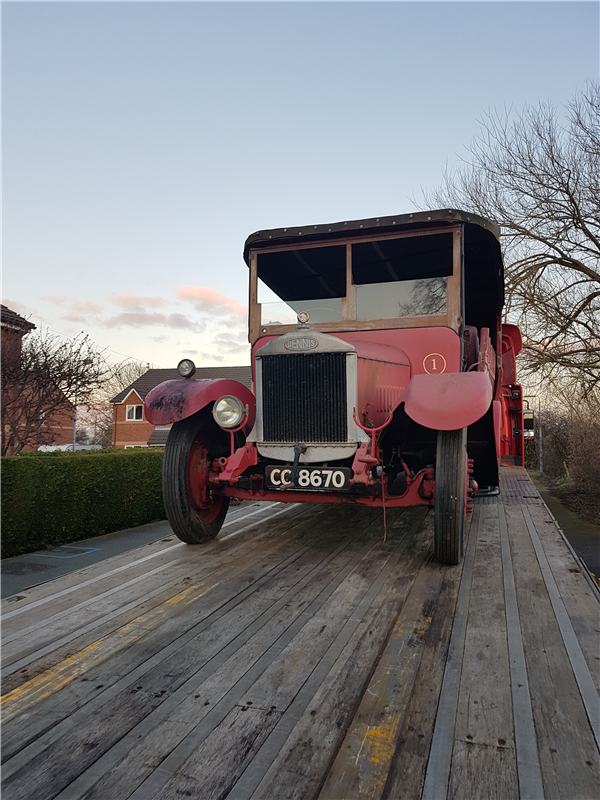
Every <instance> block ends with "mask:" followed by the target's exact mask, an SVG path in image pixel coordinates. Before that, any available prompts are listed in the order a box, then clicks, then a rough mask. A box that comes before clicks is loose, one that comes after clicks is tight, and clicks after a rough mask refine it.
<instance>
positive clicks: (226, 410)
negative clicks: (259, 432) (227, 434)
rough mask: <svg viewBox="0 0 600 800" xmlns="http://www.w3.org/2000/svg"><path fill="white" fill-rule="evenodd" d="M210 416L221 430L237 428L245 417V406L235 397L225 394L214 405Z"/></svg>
mask: <svg viewBox="0 0 600 800" xmlns="http://www.w3.org/2000/svg"><path fill="white" fill-rule="evenodd" d="M212 415H213V417H214V420H215V422H216V423H217V425H220V427H221V428H237V427H238V426H239V425H240V424H241V423H242V422H243V420H244V417H245V416H246V406H245V405H244V404H243V403H242V401H241V400H239V399H238V398H237V397H234V396H233V395H231V394H226V395H224V397H220V398H219V399H218V400H217V402H216V403H215V404H214V406H213V410H212Z"/></svg>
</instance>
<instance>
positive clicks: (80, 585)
mask: <svg viewBox="0 0 600 800" xmlns="http://www.w3.org/2000/svg"><path fill="white" fill-rule="evenodd" d="M272 505H273V506H276V505H277V504H272ZM270 508H271V505H269V506H268V507H267V508H266V509H265V510H264V514H263V513H262V510H261V515H260V516H258V517H255V518H254V520H253V521H254V522H255V523H256V525H258V526H262V527H263V530H261V531H260V534H259V536H260V537H264V536H265V535H266V536H268V535H269V528H268V527H265V525H264V523H265V522H266V523H268V521H269V519H270V515H273V513H274V512H273V511H269V509H270ZM275 510H277V509H275ZM302 510H304V512H305V513H311V511H312V513H315V511H316V510H317V509H299V508H298V507H297V506H291V507H289V513H290V514H291V515H292V516H296V515H298V514H299V513H301V511H302ZM248 513H250V512H248ZM252 513H254V512H252ZM246 518H247V514H246V515H244V517H243V519H242V517H236V518H235V519H233V520H232V525H233V527H232V530H236V529H237V528H238V527H240V524H241V523H242V522H243V521H244V520H245V519H246ZM227 524H229V523H226V525H227ZM243 546H244V542H243V541H239V542H235V541H230V542H228V544H227V545H225V544H224V543H223V542H222V541H221V540H220V539H216V540H214V541H213V542H209V543H207V544H206V545H203V546H202V547H200V548H193V547H190V546H187V545H184V544H183V543H182V542H179V541H178V540H177V539H176V537H175V536H171V537H167V539H165V540H161V541H160V542H155V543H153V544H151V545H145V546H143V547H141V548H137V549H136V550H134V551H129V552H128V553H121V554H119V555H117V556H114V557H112V558H110V559H106V560H105V561H102V562H99V563H97V564H94V565H91V566H89V567H85V568H84V569H82V570H79V571H77V572H74V573H71V574H69V575H65V576H63V577H62V578H60V579H56V580H53V581H50V582H49V583H47V584H43V585H41V586H38V587H35V588H34V589H32V590H30V591H28V596H27V597H26V598H25V599H23V600H20V601H19V603H18V606H16V607H15V605H14V603H13V604H9V605H7V607H6V613H3V616H2V626H3V635H8V634H10V633H11V632H14V631H17V632H18V631H19V629H20V628H21V627H22V624H21V623H20V621H18V620H17V618H19V617H20V616H21V615H22V614H25V613H26V614H27V617H28V625H31V624H33V623H35V621H36V620H41V622H42V624H43V622H44V621H45V619H46V618H47V616H48V608H49V607H50V608H51V611H52V614H53V615H55V614H57V613H60V612H61V611H66V612H67V613H68V612H69V610H70V609H71V608H72V606H73V605H74V600H73V596H72V595H73V593H77V594H83V595H86V594H87V599H88V600H89V599H93V598H94V597H96V596H97V595H98V594H100V593H102V592H104V591H106V590H107V589H109V588H111V587H116V588H119V587H120V586H121V584H122V582H123V580H122V573H123V572H126V573H127V577H128V578H129V579H131V578H132V577H142V578H143V576H144V575H145V574H147V572H148V563H149V562H154V561H155V560H156V559H158V562H157V563H158V564H169V563H171V562H172V563H174V564H182V563H183V564H186V563H187V564H188V566H189V565H190V563H191V564H194V563H198V564H199V565H202V563H203V562H204V561H205V560H208V559H211V558H213V557H218V556H219V555H220V554H221V553H226V552H228V551H231V552H234V551H235V550H236V549H239V548H241V547H243ZM246 546H247V545H246ZM132 556H133V558H132ZM190 557H191V559H190ZM59 586H60V589H58V587H59ZM90 586H94V589H93V590H90V591H88V592H87V593H85V592H84V590H85V589H86V588H87V587H90ZM33 609H36V612H35V613H33V614H32V610H33Z"/></svg>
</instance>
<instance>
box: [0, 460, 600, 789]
mask: <svg viewBox="0 0 600 800" xmlns="http://www.w3.org/2000/svg"><path fill="white" fill-rule="evenodd" d="M502 490H503V491H502V494H501V495H500V497H499V498H497V499H496V498H489V499H486V500H483V501H478V502H476V505H475V511H474V513H473V514H472V515H470V518H469V523H468V539H467V545H466V554H465V559H464V561H463V564H461V565H460V566H457V567H440V566H439V565H437V564H436V563H435V562H433V560H432V553H433V545H432V514H431V513H430V512H428V511H427V510H426V509H422V508H414V509H395V510H391V511H390V510H388V515H387V520H388V524H387V537H386V539H385V541H384V539H383V528H382V519H381V513H378V512H375V511H374V510H373V509H368V508H361V507H351V506H347V505H344V506H339V507H332V506H322V507H320V506H310V507H307V506H299V505H295V506H286V505H283V504H260V505H256V507H254V506H253V507H250V508H246V509H240V510H239V512H238V513H237V514H236V515H235V516H232V518H231V520H230V521H228V523H227V526H226V527H225V528H224V529H223V531H222V532H221V534H220V535H219V538H218V539H217V540H215V541H214V542H212V543H210V544H208V545H206V546H202V547H189V546H185V545H183V544H180V543H179V542H178V541H177V540H176V539H175V537H168V538H167V539H166V540H164V541H161V542H157V543H154V544H152V545H147V546H145V547H143V548H138V549H137V550H134V551H131V552H130V553H127V554H123V555H120V556H116V557H114V558H112V559H109V560H107V561H104V562H102V563H99V564H96V565H94V566H92V567H89V568H86V569H84V570H80V571H79V572H77V573H73V574H71V575H69V576H66V577H64V578H60V579H58V580H56V581H52V582H50V583H48V584H45V585H42V586H39V587H37V588H35V589H33V590H30V591H28V592H26V593H24V595H20V596H16V597H13V598H9V599H7V600H6V601H4V602H3V604H2V608H3V651H2V655H3V698H2V712H3V736H2V759H3V766H2V781H3V798H4V800H9V798H14V799H16V798H21V799H22V800H51V798H52V799H54V798H60V800H67V799H69V800H76V799H77V800H81V799H83V798H85V799H86V800H92V798H94V799H95V800H126V798H132V799H134V800H152V799H153V798H156V799H157V800H158V799H159V798H160V800H180V798H182V797H192V798H202V800H212V798H215V799H216V798H229V800H232V799H233V798H235V800H242V799H248V800H249V799H250V798H254V799H255V800H258V798H262V799H264V800H267V799H268V800H274V799H277V800H287V799H288V798H290V799H291V798H298V799H300V798H303V799H304V798H306V799H307V800H308V798H321V800H334V799H335V798H343V800H353V798H394V799H395V798H415V799H417V798H426V800H444V799H445V798H456V799H457V800H459V799H460V800H471V798H473V800H474V799H475V798H498V800H508V798H532V799H533V800H543V799H544V798H547V799H548V800H550V798H559V799H562V798H564V800H574V799H575V798H577V800H584V798H590V800H591V799H592V798H597V797H598V786H599V777H600V757H599V749H598V742H599V739H600V733H599V723H600V706H599V699H598V691H599V689H600V679H599V665H600V658H599V657H600V652H599V641H600V637H599V628H600V624H599V623H600V602H599V594H598V591H597V587H596V586H595V584H594V582H593V580H592V579H591V578H590V576H589V574H587V572H586V570H585V567H584V565H583V564H582V563H581V562H580V561H579V560H578V559H577V557H576V556H575V555H574V553H573V552H572V550H571V549H570V548H569V546H568V544H567V543H566V541H565V539H564V537H563V536H562V535H561V532H560V530H559V529H558V527H557V526H556V524H555V522H554V520H553V518H552V517H551V515H550V513H549V512H548V510H547V508H546V506H545V505H544V503H543V501H542V500H541V498H540V496H539V494H538V493H537V490H536V489H535V488H534V486H533V484H532V483H531V481H530V479H529V477H528V475H527V473H526V472H525V471H524V470H522V469H518V468H502ZM18 598H20V599H18Z"/></svg>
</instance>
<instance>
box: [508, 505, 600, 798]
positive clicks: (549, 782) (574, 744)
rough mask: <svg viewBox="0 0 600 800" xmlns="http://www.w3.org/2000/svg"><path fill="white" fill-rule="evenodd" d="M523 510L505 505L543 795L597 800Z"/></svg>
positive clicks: (585, 731) (599, 764)
mask: <svg viewBox="0 0 600 800" xmlns="http://www.w3.org/2000/svg"><path fill="white" fill-rule="evenodd" d="M522 508H523V506H520V505H517V504H513V505H505V513H506V518H507V523H508V539H509V542H510V549H511V554H512V562H513V571H514V577H515V589H516V593H517V603H518V607H519V619H520V624H521V630H522V635H523V648H524V651H525V660H526V665H527V675H528V678H529V690H530V693H531V703H532V710H533V718H534V722H535V730H536V735H537V741H538V753H539V759H540V766H541V770H542V780H543V783H544V795H545V797H546V798H548V800H550V798H561V799H562V800H565V799H566V798H575V797H577V798H582V800H583V798H590V799H591V798H595V797H597V794H598V777H599V776H600V759H599V754H598V750H597V748H596V746H595V743H594V740H593V737H592V736H591V735H590V729H589V723H588V720H587V716H586V712H585V708H584V706H583V703H582V701H581V695H580V694H579V690H578V687H577V683H576V681H575V678H574V676H573V671H572V668H571V664H570V662H569V659H568V656H567V653H566V651H565V649H564V645H563V642H562V637H561V635H560V629H559V627H558V624H557V622H556V617H555V616H554V613H553V610H552V606H551V604H550V600H549V597H548V592H547V590H546V585H545V583H544V580H543V577H542V574H541V571H540V568H539V565H538V563H537V559H536V557H535V551H534V549H533V545H532V543H531V539H530V537H529V535H528V531H527V526H526V524H525V519H524V517H523V511H522Z"/></svg>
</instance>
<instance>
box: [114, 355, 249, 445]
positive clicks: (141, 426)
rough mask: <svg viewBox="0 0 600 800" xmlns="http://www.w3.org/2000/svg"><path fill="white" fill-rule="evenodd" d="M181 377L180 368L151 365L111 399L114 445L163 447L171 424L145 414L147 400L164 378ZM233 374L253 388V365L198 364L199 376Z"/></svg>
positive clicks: (231, 378)
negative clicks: (159, 423)
mask: <svg viewBox="0 0 600 800" xmlns="http://www.w3.org/2000/svg"><path fill="white" fill-rule="evenodd" d="M177 378H180V375H179V373H178V372H177V370H176V369H149V370H148V371H147V372H145V373H144V374H143V375H142V376H141V377H139V378H138V379H137V380H135V381H134V382H133V383H132V384H130V385H129V386H127V387H126V388H125V389H123V391H122V392H119V394H118V395H117V396H116V397H113V399H112V400H111V401H110V402H111V403H112V404H113V422H112V446H113V447H117V448H127V447H161V446H164V445H165V444H166V441H167V436H168V434H169V428H170V426H168V427H155V426H154V425H152V424H151V423H150V422H148V421H147V420H146V418H145V415H144V400H145V399H146V395H147V394H148V392H149V391H150V390H151V389H154V387H155V386H158V384H159V383H163V381H172V380H176V379H177ZM214 378H229V379H230V380H234V381H239V382H240V383H243V384H244V385H245V386H247V387H248V388H249V389H250V388H251V385H252V368H251V367H198V369H197V370H196V375H195V379H197V380H206V379H214Z"/></svg>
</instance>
